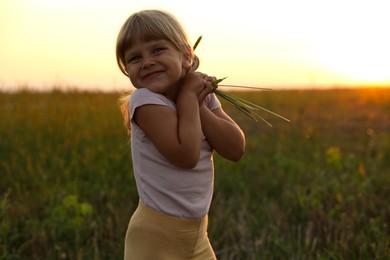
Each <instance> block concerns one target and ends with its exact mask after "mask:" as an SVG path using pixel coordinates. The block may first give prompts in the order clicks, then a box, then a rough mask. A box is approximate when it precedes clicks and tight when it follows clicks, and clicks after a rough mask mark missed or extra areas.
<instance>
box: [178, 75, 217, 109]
mask: <svg viewBox="0 0 390 260" xmlns="http://www.w3.org/2000/svg"><path fill="white" fill-rule="evenodd" d="M214 80H215V77H209V76H207V75H206V74H204V73H201V72H190V73H188V74H187V76H186V77H185V78H184V81H183V85H182V88H181V91H190V92H192V93H194V94H195V95H196V96H197V98H198V102H199V105H202V104H203V101H204V99H205V97H206V96H207V95H208V94H210V93H211V92H212V91H213V86H212V84H211V82H213V81H214Z"/></svg>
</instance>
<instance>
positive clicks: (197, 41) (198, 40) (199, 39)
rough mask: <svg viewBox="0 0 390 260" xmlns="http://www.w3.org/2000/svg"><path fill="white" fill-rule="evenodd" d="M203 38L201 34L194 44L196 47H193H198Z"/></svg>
mask: <svg viewBox="0 0 390 260" xmlns="http://www.w3.org/2000/svg"><path fill="white" fill-rule="evenodd" d="M201 40H202V35H201V36H199V38H198V39H197V40H196V42H195V44H194V47H193V48H192V49H193V50H195V49H196V47H198V44H199V43H200V41H201Z"/></svg>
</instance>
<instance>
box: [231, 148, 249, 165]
mask: <svg viewBox="0 0 390 260" xmlns="http://www.w3.org/2000/svg"><path fill="white" fill-rule="evenodd" d="M244 153H245V146H243V147H242V148H241V149H238V150H236V151H235V153H233V154H231V156H230V158H229V160H230V161H232V162H238V161H240V160H241V159H242V157H243V156H244Z"/></svg>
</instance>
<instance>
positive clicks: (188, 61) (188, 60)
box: [182, 51, 193, 69]
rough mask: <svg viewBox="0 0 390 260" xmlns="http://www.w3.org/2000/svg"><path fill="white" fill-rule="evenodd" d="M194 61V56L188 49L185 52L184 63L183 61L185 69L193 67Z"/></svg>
mask: <svg viewBox="0 0 390 260" xmlns="http://www.w3.org/2000/svg"><path fill="white" fill-rule="evenodd" d="M192 62H193V56H192V55H191V52H190V51H186V52H185V53H184V54H183V63H182V64H183V68H184V69H189V68H191V66H192Z"/></svg>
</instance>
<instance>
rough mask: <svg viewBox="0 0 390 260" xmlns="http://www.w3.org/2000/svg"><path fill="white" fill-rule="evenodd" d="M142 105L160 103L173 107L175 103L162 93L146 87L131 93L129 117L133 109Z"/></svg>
mask: <svg viewBox="0 0 390 260" xmlns="http://www.w3.org/2000/svg"><path fill="white" fill-rule="evenodd" d="M144 105H162V106H168V107H170V108H172V109H175V104H174V103H173V102H172V101H171V100H169V99H168V98H166V97H165V96H164V95H161V94H159V93H154V92H152V91H150V90H149V89H147V88H140V89H136V90H135V91H133V92H132V93H131V96H130V103H129V110H130V117H133V114H134V111H135V110H136V109H137V108H138V107H140V106H144Z"/></svg>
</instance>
